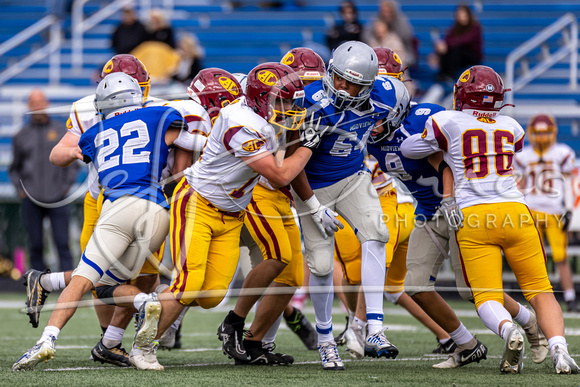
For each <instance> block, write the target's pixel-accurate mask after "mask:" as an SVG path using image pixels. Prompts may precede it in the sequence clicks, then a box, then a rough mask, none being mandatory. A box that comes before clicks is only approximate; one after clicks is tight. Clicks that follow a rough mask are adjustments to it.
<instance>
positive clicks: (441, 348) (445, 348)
mask: <svg viewBox="0 0 580 387" xmlns="http://www.w3.org/2000/svg"><path fill="white" fill-rule="evenodd" d="M456 349H457V344H455V341H453V339H449V340H447V341H446V342H445V344H441V343H440V342H439V340H437V348H435V349H434V350H433V351H432V352H431V353H432V354H433V355H449V354H452V353H453V352H455V350H456Z"/></svg>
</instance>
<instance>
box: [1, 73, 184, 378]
mask: <svg viewBox="0 0 580 387" xmlns="http://www.w3.org/2000/svg"><path fill="white" fill-rule="evenodd" d="M142 100H143V97H142V92H141V88H140V86H139V84H138V82H137V81H136V80H135V79H134V78H132V77H130V76H129V75H127V74H124V73H114V74H110V75H108V76H106V77H105V78H104V79H103V80H102V81H101V82H100V83H99V86H98V87H97V92H96V96H95V105H96V108H97V111H99V112H100V113H101V114H103V116H104V118H105V120H104V121H101V122H99V123H97V124H95V125H94V126H93V127H91V128H90V129H89V130H87V131H86V132H85V133H83V135H82V136H81V138H80V141H79V147H80V151H81V152H82V155H83V158H84V160H85V161H87V162H89V161H92V162H93V163H94V165H95V167H96V168H97V171H98V175H99V181H100V183H101V185H102V186H103V188H104V191H103V195H104V202H103V209H102V212H101V215H100V217H99V221H98V223H97V226H96V228H95V230H94V232H93V235H92V236H91V238H90V241H89V243H88V245H87V247H86V249H85V251H84V252H83V255H82V259H81V262H80V263H79V265H78V267H77V268H76V270H75V271H74V272H73V275H72V279H71V282H70V283H69V285H68V286H67V287H66V288H65V290H64V291H63V292H62V294H61V295H60V297H59V299H58V301H57V305H56V307H55V310H54V311H53V313H52V314H51V316H50V319H49V321H48V325H47V326H46V328H45V329H44V331H43V333H42V337H41V338H40V340H39V341H38V342H37V343H36V345H35V346H34V347H32V348H31V349H30V350H28V351H27V352H26V353H25V354H24V355H23V356H22V357H21V358H20V359H18V361H17V362H16V363H15V364H14V365H13V367H12V369H13V370H31V369H34V367H35V366H36V364H38V363H39V362H41V361H47V360H49V359H52V358H54V354H55V341H56V340H57V338H58V335H59V333H60V330H61V329H62V328H63V327H64V326H65V325H66V323H67V322H68V320H69V319H70V318H71V317H72V316H73V315H74V313H75V311H76V308H77V305H78V302H79V301H80V300H81V298H82V296H83V295H84V294H85V293H87V292H88V291H89V290H91V289H92V288H93V287H94V288H95V290H96V293H97V296H98V297H99V298H103V299H107V300H110V299H117V300H119V297H123V299H121V300H122V302H118V303H117V306H124V307H128V308H134V309H136V310H139V312H140V314H145V315H147V316H151V315H154V314H155V313H159V312H160V304H159V302H158V301H157V300H156V296H154V295H147V294H145V293H142V292H140V291H139V290H138V289H137V288H136V287H134V286H132V285H123V284H124V283H125V282H127V281H128V280H130V279H131V278H133V277H134V276H135V275H136V274H137V273H138V272H139V270H140V269H141V267H142V266H143V262H144V261H145V259H147V257H148V256H149V255H151V254H152V252H154V251H156V250H157V249H158V248H159V247H160V246H161V244H162V243H163V241H164V240H165V237H166V235H167V233H168V230H169V212H168V208H169V205H168V203H167V200H166V198H165V196H164V194H163V191H162V189H161V186H160V184H159V178H160V177H161V172H162V170H163V168H164V166H165V164H166V163H167V155H168V153H169V147H170V146H171V145H174V144H175V145H177V146H178V145H179V144H178V143H179V141H180V140H179V134H180V132H181V131H182V129H184V130H185V129H186V128H187V124H186V123H185V121H184V120H183V118H182V116H181V115H180V114H179V113H178V112H177V111H176V110H174V109H172V108H169V107H150V108H147V109H143V110H139V109H140V108H141V106H142ZM125 297H127V298H128V299H129V300H132V301H127V298H125ZM143 320H144V322H143V323H144V324H147V323H148V321H147V319H143ZM132 356H133V354H132ZM135 356H143V354H139V353H137V354H135ZM132 361H133V360H132Z"/></svg>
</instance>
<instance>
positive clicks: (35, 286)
mask: <svg viewBox="0 0 580 387" xmlns="http://www.w3.org/2000/svg"><path fill="white" fill-rule="evenodd" d="M45 273H50V270H46V271H45V272H44V273H43V272H41V271H39V270H35V269H30V270H28V271H27V272H26V273H25V274H24V286H26V314H27V315H28V318H29V319H30V323H31V324H32V327H33V328H38V320H39V319H40V311H41V310H42V306H43V305H44V303H45V302H46V297H47V296H48V294H49V293H50V292H49V291H47V290H45V289H44V288H43V287H42V285H41V284H40V277H41V276H42V275H43V274H45Z"/></svg>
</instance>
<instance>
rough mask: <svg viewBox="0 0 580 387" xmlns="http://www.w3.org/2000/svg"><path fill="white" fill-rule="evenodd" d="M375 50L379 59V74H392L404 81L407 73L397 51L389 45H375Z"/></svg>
mask: <svg viewBox="0 0 580 387" xmlns="http://www.w3.org/2000/svg"><path fill="white" fill-rule="evenodd" d="M373 50H375V53H376V54H377V59H378V60H379V75H390V76H391V77H395V78H398V79H399V80H401V81H402V80H403V77H404V75H405V74H404V70H403V63H401V58H399V56H398V55H397V53H396V52H394V51H393V50H391V49H390V48H387V47H375V48H373Z"/></svg>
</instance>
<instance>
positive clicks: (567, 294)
mask: <svg viewBox="0 0 580 387" xmlns="http://www.w3.org/2000/svg"><path fill="white" fill-rule="evenodd" d="M575 299H576V291H575V290H574V289H568V290H564V301H566V302H569V301H574V300H575Z"/></svg>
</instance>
